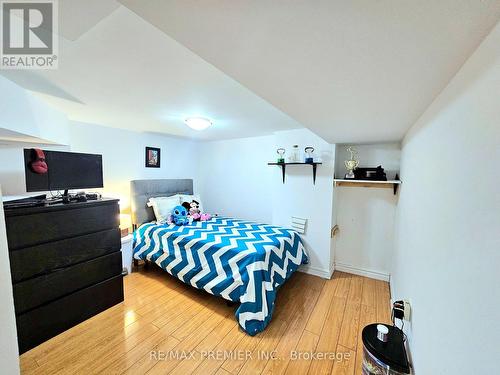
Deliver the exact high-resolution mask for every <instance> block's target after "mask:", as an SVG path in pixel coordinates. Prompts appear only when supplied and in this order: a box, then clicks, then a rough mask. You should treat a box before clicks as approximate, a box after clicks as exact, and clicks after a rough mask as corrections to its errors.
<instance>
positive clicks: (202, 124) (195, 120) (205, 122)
mask: <svg viewBox="0 0 500 375" xmlns="http://www.w3.org/2000/svg"><path fill="white" fill-rule="evenodd" d="M184 122H185V123H186V125H187V126H189V127H190V128H191V129H194V130H205V129H207V128H209V127H210V126H211V125H212V121H210V120H209V119H207V118H204V117H188V118H187V119H185V120H184Z"/></svg>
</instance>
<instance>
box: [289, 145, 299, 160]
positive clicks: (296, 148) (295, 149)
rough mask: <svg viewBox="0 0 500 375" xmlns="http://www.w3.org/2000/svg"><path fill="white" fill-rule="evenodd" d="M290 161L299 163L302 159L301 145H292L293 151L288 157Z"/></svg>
mask: <svg viewBox="0 0 500 375" xmlns="http://www.w3.org/2000/svg"><path fill="white" fill-rule="evenodd" d="M288 161H289V162H290V163H297V162H299V161H300V156H299V145H293V146H292V152H291V154H290V156H289V157H288Z"/></svg>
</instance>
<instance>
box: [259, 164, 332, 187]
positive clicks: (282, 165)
mask: <svg viewBox="0 0 500 375" xmlns="http://www.w3.org/2000/svg"><path fill="white" fill-rule="evenodd" d="M320 164H323V163H300V162H294V163H267V165H277V166H279V167H281V175H282V176H283V183H285V170H286V166H287V165H310V166H312V170H313V184H314V185H316V167H317V166H318V165H320Z"/></svg>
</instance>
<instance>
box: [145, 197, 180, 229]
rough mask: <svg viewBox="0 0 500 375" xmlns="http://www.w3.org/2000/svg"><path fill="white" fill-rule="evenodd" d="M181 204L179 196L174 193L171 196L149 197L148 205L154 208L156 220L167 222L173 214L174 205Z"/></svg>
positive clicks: (161, 222)
mask: <svg viewBox="0 0 500 375" xmlns="http://www.w3.org/2000/svg"><path fill="white" fill-rule="evenodd" d="M180 204H181V201H180V198H179V196H178V195H174V196H171V197H155V198H149V202H148V207H152V208H153V211H154V213H155V217H156V222H157V223H160V224H163V223H166V222H167V220H168V218H169V217H170V215H171V214H172V210H173V209H174V207H175V206H178V205H180Z"/></svg>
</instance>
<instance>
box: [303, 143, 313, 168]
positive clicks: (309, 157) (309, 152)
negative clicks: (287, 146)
mask: <svg viewBox="0 0 500 375" xmlns="http://www.w3.org/2000/svg"><path fill="white" fill-rule="evenodd" d="M304 152H305V154H306V157H305V162H306V163H307V164H312V163H314V155H313V152H314V147H311V146H309V147H306V148H305V149H304Z"/></svg>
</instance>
